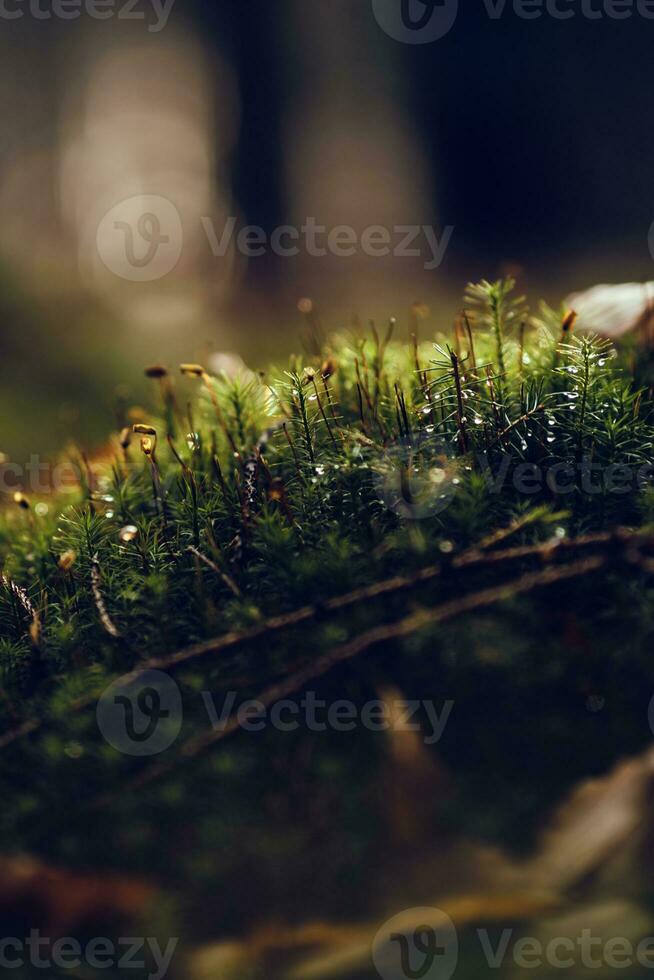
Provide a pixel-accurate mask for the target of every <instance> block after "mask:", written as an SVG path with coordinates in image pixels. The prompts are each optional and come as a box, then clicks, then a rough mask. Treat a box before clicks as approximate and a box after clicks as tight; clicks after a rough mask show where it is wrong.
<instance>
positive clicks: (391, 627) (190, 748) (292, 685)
mask: <svg viewBox="0 0 654 980" xmlns="http://www.w3.org/2000/svg"><path fill="white" fill-rule="evenodd" d="M607 562H608V558H607V557H606V556H603V555H594V556H591V557H589V558H583V559H581V560H579V561H576V562H573V563H571V564H569V565H562V566H556V567H551V568H546V569H544V570H543V571H538V572H528V573H527V574H526V575H523V576H521V577H520V578H518V579H512V580H511V581H509V582H505V583H504V584H502V585H499V586H494V587H493V588H490V589H482V590H481V591H480V592H474V593H472V594H471V595H468V596H464V597H463V598H457V599H453V600H451V601H450V602H445V603H443V604H442V605H440V606H436V607H434V608H433V609H420V610H418V611H416V612H414V613H411V614H410V615H409V616H406V617H405V618H404V619H401V620H399V622H396V623H390V624H384V625H382V626H375V627H373V629H370V630H367V631H366V632H364V633H361V634H360V635H359V636H356V637H354V638H353V639H352V640H349V641H348V642H347V643H343V644H342V645H341V646H338V647H335V648H334V649H333V650H331V651H329V652H328V653H326V654H324V655H323V656H322V657H319V658H318V659H317V660H315V661H313V662H312V663H310V664H308V665H307V666H305V667H303V668H301V669H300V670H297V671H295V672H294V673H293V674H291V675H289V676H288V677H286V678H285V679H284V680H282V681H280V682H278V683H277V684H273V685H272V686H270V687H268V688H266V689H265V690H264V691H262V692H261V693H260V694H259V695H258V696H257V697H256V698H255V700H256V701H257V702H258V703H260V704H262V705H263V706H264V708H268V707H270V706H271V705H272V704H275V703H276V702H277V701H280V700H283V699H284V698H288V697H290V696H291V695H293V694H297V692H298V691H300V690H302V688H304V687H305V686H306V684H307V683H308V682H309V681H314V680H317V679H318V678H319V677H323V676H324V675H325V674H326V673H328V672H329V671H330V670H332V668H334V667H336V666H338V665H340V664H342V663H345V662H346V661H348V660H352V659H354V658H355V657H358V656H360V655H361V654H362V653H367V652H368V651H369V650H371V649H372V648H374V647H376V646H379V645H380V644H382V643H388V642H390V641H398V640H402V639H406V638H407V637H409V636H412V635H413V634H414V633H417V632H419V631H420V630H423V629H425V628H426V627H428V626H430V627H433V626H436V625H439V624H442V623H446V622H450V621H451V620H453V619H456V618H457V617H459V616H462V615H465V614H466V613H470V612H475V611H477V610H480V609H486V608H489V607H491V606H494V605H496V604H497V603H499V602H506V601H507V600H509V599H514V598H516V597H517V596H520V595H526V594H528V593H530V592H534V591H536V590H537V589H542V588H547V587H549V586H551V585H555V584H557V583H559V582H565V581H569V580H571V579H574V578H581V577H583V576H584V575H589V574H592V573H593V572H597V571H599V569H601V568H603V567H604V566H605V565H606V564H607ZM240 727H241V714H240V713H239V712H236V714H233V715H232V717H231V718H230V720H229V721H228V722H227V723H226V724H225V725H224V726H223V727H222V728H219V729H215V730H214V729H212V730H211V731H208V732H205V733H203V734H202V735H198V736H196V737H194V738H190V739H188V740H187V741H186V742H185V743H184V744H183V745H182V747H181V750H180V752H179V754H178V755H177V756H176V758H175V759H173V760H172V761H170V762H159V763H155V764H153V765H151V766H149V767H147V768H146V769H145V770H144V771H143V772H141V773H140V774H139V775H138V776H136V777H135V778H134V779H133V780H131V781H130V782H129V783H128V784H127V786H126V787H124V788H123V789H122V790H121V796H122V794H123V793H124V792H125V789H127V790H128V791H131V790H134V789H140V788H141V787H143V786H147V785H149V784H150V783H152V782H155V781H156V780H159V779H161V778H162V777H163V776H167V775H168V774H169V773H170V772H171V771H173V770H174V769H176V768H177V766H178V765H180V763H182V762H186V761H188V760H189V759H194V758H196V757H197V756H199V755H200V754H201V753H203V752H204V751H205V750H206V749H209V748H211V747H212V746H213V745H215V744H216V743H218V742H221V741H222V740H223V739H225V738H227V737H228V736H229V735H231V734H233V733H234V732H235V731H237V730H238V729H239V728H240ZM114 799H115V797H113V796H110V797H103V798H102V799H101V800H98V801H97V802H96V804H95V807H94V808H102V807H104V806H106V805H108V804H110V803H112V802H113V801H114Z"/></svg>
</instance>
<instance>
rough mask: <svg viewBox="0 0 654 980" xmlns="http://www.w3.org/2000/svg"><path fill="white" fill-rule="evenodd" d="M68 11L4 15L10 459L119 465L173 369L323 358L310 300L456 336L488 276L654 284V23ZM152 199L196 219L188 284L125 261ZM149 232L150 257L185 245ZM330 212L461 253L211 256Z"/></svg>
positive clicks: (199, 9) (352, 12)
mask: <svg viewBox="0 0 654 980" xmlns="http://www.w3.org/2000/svg"><path fill="white" fill-rule="evenodd" d="M596 5H597V6H598V7H601V3H600V0H596ZM98 9H99V8H98ZM48 13H52V4H50V3H49V2H48V0H38V2H37V0H23V2H22V0H6V2H5V3H4V4H3V6H2V13H1V14H0V105H1V106H2V118H3V122H4V125H3V127H2V131H1V133H0V314H1V318H2V333H1V337H2V341H1V343H2V350H1V356H0V374H1V384H0V409H1V417H2V420H3V424H2V429H1V434H0V451H1V452H3V453H5V454H7V455H9V456H12V457H14V458H18V457H21V456H22V457H27V456H28V455H29V454H30V453H32V452H41V453H42V452H51V451H56V450H57V449H58V448H59V447H61V446H63V445H65V444H66V443H67V442H68V441H70V440H71V439H74V440H77V441H81V442H82V444H84V445H85V446H87V447H89V448H93V447H95V446H97V445H98V444H99V443H100V442H101V441H102V439H103V438H104V437H105V435H106V433H107V429H108V427H109V426H111V425H113V420H114V411H115V408H114V407H115V404H116V401H117V400H119V399H121V398H125V397H127V395H128V394H129V396H130V397H132V398H135V399H137V400H138V399H145V398H147V397H148V394H147V393H148V388H147V387H146V382H145V381H144V379H143V378H142V373H143V367H144V366H145V365H147V364H152V363H156V362H161V363H164V364H168V365H174V364H175V363H176V362H177V361H179V360H180V359H185V360H190V359H200V360H203V361H207V362H210V359H211V357H212V355H215V354H217V353H221V352H234V353H236V354H238V355H240V356H241V357H243V358H244V360H245V361H246V362H247V363H248V365H249V366H251V367H261V366H264V365H265V364H266V363H267V362H268V361H270V360H274V359H280V358H282V357H283V356H285V354H286V353H287V352H288V351H289V350H292V349H294V348H295V349H297V347H298V337H299V334H300V332H301V326H302V324H301V315H300V313H299V312H298V305H297V304H298V300H299V299H300V298H301V297H311V299H312V300H313V302H314V304H315V308H316V310H317V311H318V315H319V317H320V319H321V321H322V323H323V325H324V326H325V327H327V328H329V329H331V328H338V329H342V328H344V327H349V326H350V325H352V324H353V323H355V324H356V322H361V323H364V324H365V322H366V321H367V320H368V318H370V317H375V318H380V319H383V318H385V317H387V316H390V315H395V316H397V317H398V320H399V322H400V325H401V326H402V325H404V324H406V323H407V320H408V310H409V308H410V305H411V304H412V303H414V302H420V303H424V304H426V305H427V306H428V307H429V309H430V311H431V312H430V316H429V319H428V329H436V328H439V327H447V326H448V324H449V322H450V321H451V318H452V316H453V314H454V313H455V311H456V309H457V303H458V302H459V299H458V298H459V296H460V294H461V292H462V289H463V286H464V285H465V283H466V282H467V281H468V280H471V279H475V278H479V277H482V276H488V277H491V276H496V275H499V274H502V273H505V272H507V271H511V272H513V273H514V274H517V275H518V277H519V281H520V284H521V285H522V286H523V288H524V289H525V290H526V291H527V292H528V293H529V295H530V296H531V297H532V298H534V299H535V298H536V297H538V296H540V295H544V296H545V297H546V298H547V299H549V300H550V301H552V302H558V301H559V300H560V299H561V298H562V296H564V295H565V294H566V293H567V292H569V291H570V290H572V289H579V288H583V287H585V286H589V285H591V284H593V283H595V282H600V281H621V280H624V279H629V280H631V279H649V278H654V277H653V276H652V258H651V256H650V253H649V250H648V231H649V228H650V224H651V222H652V220H653V219H654V200H652V198H653V194H652V189H651V174H650V167H651V163H652V161H653V159H654V132H653V131H652V129H651V127H650V126H649V101H650V95H649V84H648V83H649V81H650V72H651V45H652V41H653V40H654V21H647V20H643V19H642V17H640V16H637V15H636V14H634V16H632V17H631V18H628V19H624V20H615V19H610V18H608V17H600V18H598V19H594V20H591V19H587V18H585V17H583V16H581V14H579V15H578V16H576V17H575V18H573V19H570V20H555V19H552V18H551V17H549V16H543V17H541V18H540V19H536V20H525V19H521V18H520V17H518V16H517V15H516V14H515V13H514V12H513V10H512V9H511V7H510V5H508V4H507V6H506V8H505V10H504V13H503V16H502V17H501V18H499V19H496V20H493V19H491V18H490V17H489V16H488V13H487V11H486V8H485V6H484V4H483V2H482V0H479V2H474V3H473V2H467V3H466V4H465V7H464V6H463V5H461V9H460V10H459V13H458V17H457V19H456V22H455V24H454V26H453V27H452V29H451V30H450V31H449V33H448V34H447V35H446V36H445V37H443V38H441V39H440V40H438V41H436V42H434V43H432V44H425V45H413V44H403V43H400V42H398V41H397V40H394V39H393V38H392V37H390V36H389V35H388V34H387V33H385V32H384V30H382V28H381V27H380V24H379V23H378V21H377V19H376V18H375V16H374V13H373V8H372V4H371V0H329V2H327V3H324V2H318V0H313V2H307V0H277V2H275V3H274V4H273V3H268V2H263V0H255V2H252V3H247V4H245V3H243V2H242V0H219V2H218V0H214V2H209V0H176V2H173V3H172V7H169V8H167V9H166V10H165V11H163V10H162V6H161V3H158V4H156V3H153V2H152V0H138V3H136V4H135V5H130V7H129V8H128V7H127V6H126V4H125V0H116V2H115V4H114V6H113V8H111V6H110V7H109V8H107V7H106V6H105V7H104V8H103V9H102V13H103V17H106V19H96V18H95V17H91V16H89V15H88V14H87V13H85V12H84V4H82V11H81V14H80V16H78V17H77V18H76V19H69V20H68V19H62V17H60V16H54V15H53V16H47V14H48ZM68 13H69V14H70V13H71V11H70V9H69V10H68ZM150 196H153V197H156V198H158V199H161V198H163V199H165V201H167V202H170V203H171V204H172V205H173V207H174V212H173V213H176V214H177V215H178V216H179V222H180V228H181V231H180V230H179V229H178V230H177V231H176V232H175V235H176V236H177V237H179V238H180V241H179V246H180V247H179V256H177V254H176V253H175V249H176V247H177V244H178V242H177V237H175V240H173V241H172V243H171V242H170V241H169V243H168V246H169V247H170V248H171V249H172V251H173V253H175V254H173V260H172V261H171V263H169V264H170V265H172V268H170V269H167V268H166V269H165V270H164V272H165V274H163V272H162V274H161V275H159V274H157V275H156V277H155V278H151V277H149V276H148V275H146V274H144V275H143V276H141V277H140V279H141V281H139V277H138V276H137V277H134V276H131V277H125V276H124V275H122V274H121V270H120V268H118V271H116V265H115V263H114V262H112V257H111V256H112V254H113V253H112V251H111V250H112V248H114V246H115V240H113V239H111V236H112V235H113V236H115V235H116V234H118V240H119V241H121V242H122V244H123V248H125V247H126V246H127V244H128V239H127V236H128V234H130V232H129V229H128V227H127V226H128V225H129V224H130V221H131V216H130V212H129V208H128V210H127V212H125V208H124V207H122V210H121V208H120V207H119V208H118V211H116V212H114V211H113V210H112V209H114V208H116V207H117V206H120V205H121V202H124V201H126V200H132V201H137V202H138V201H141V202H142V201H143V200H144V199H145V198H146V197H150ZM135 206H136V207H137V209H138V204H137V205H135ZM143 210H144V209H143V208H141V211H142V212H143ZM151 210H152V209H148V213H149V217H150V219H151V218H152V217H153V215H152V213H150V212H151ZM108 213H109V218H108V219H105V216H106V215H107V214H108ZM112 215H117V216H118V217H117V220H116V221H114V220H112V217H111V216H112ZM155 217H156V209H155ZM133 218H134V228H135V229H137V230H139V229H140V232H141V237H142V241H141V242H140V244H139V242H138V239H137V238H135V239H134V241H133V242H132V244H133V248H134V251H135V253H138V254H139V255H143V254H144V253H145V252H146V249H147V247H148V241H151V242H154V244H155V245H156V243H157V241H158V236H160V235H164V236H166V235H167V234H168V231H169V229H167V228H166V227H164V225H163V224H162V226H161V227H159V226H158V225H153V224H152V223H151V222H150V224H148V223H147V222H146V224H145V225H141V226H138V222H137V215H136V214H134V215H133ZM308 218H315V220H316V222H317V224H318V225H323V226H325V227H326V228H328V229H332V228H335V227H337V226H339V225H347V226H350V227H352V228H354V229H355V231H356V232H357V233H358V234H361V233H362V232H363V230H364V229H366V228H368V227H370V226H381V227H382V228H387V229H393V228H394V227H395V226H398V225H402V226H404V225H406V226H408V225H413V224H416V225H419V226H423V225H427V226H430V227H433V228H434V229H435V232H436V234H437V237H438V238H439V239H441V236H442V235H443V233H444V231H445V229H447V228H449V229H450V232H449V234H450V235H451V237H449V238H448V239H447V248H446V249H445V251H444V254H443V256H442V261H441V262H440V264H439V265H438V267H437V268H432V269H426V268H425V262H426V260H428V259H430V258H431V254H427V255H425V254H421V255H420V256H413V257H411V256H410V257H402V258H398V257H373V256H366V255H363V254H361V252H360V250H357V252H356V254H354V255H352V256H349V257H343V256H338V255H334V254H331V255H326V256H311V255H308V254H306V251H305V250H304V249H302V250H301V251H300V254H299V255H296V256H293V257H286V256H283V255H276V254H274V253H273V252H272V251H271V250H270V249H269V248H266V249H265V250H264V251H265V254H263V255H261V256H258V257H249V258H248V257H247V256H246V255H244V254H242V250H239V249H238V248H237V247H235V243H234V240H232V241H231V243H230V244H229V245H228V246H227V247H226V248H219V249H218V251H221V252H222V253H223V254H213V253H214V251H216V248H215V246H216V244H217V243H218V244H220V241H221V240H222V236H223V230H224V229H225V227H226V226H227V227H228V223H229V220H230V219H232V220H235V222H236V225H235V227H236V233H238V230H239V229H241V228H243V227H244V226H247V225H255V226H259V227H260V228H262V229H263V230H264V232H265V233H266V234H267V235H270V234H271V233H272V232H273V231H274V230H275V229H276V228H278V227H280V226H283V225H292V226H294V227H296V228H300V227H301V226H302V225H303V224H304V223H305V222H306V220H307V219H308ZM107 221H108V222H109V223H108V224H107ZM121 221H122V224H121V223H120V222H121ZM117 225H120V227H119V228H117ZM103 229H104V231H103ZM452 229H453V230H452ZM212 232H213V238H212V234H211V233H212ZM134 234H135V235H136V234H137V232H136V231H134ZM103 235H105V236H109V237H108V238H106V240H105V239H103V237H102V236H103ZM121 235H122V236H123V237H122V238H121ZM168 237H169V238H170V235H168ZM234 237H235V236H234ZM182 238H183V242H182ZM112 241H113V244H112ZM212 244H213V246H214V248H213V249H212ZM420 244H422V248H423V249H425V248H426V246H425V244H424V240H423V241H422V242H421V243H418V245H420ZM139 249H140V252H139ZM135 268H140V267H139V266H138V263H136V266H135ZM146 272H147V270H146ZM355 328H356V327H355ZM46 406H47V407H46Z"/></svg>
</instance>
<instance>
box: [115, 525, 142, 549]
mask: <svg viewBox="0 0 654 980" xmlns="http://www.w3.org/2000/svg"><path fill="white" fill-rule="evenodd" d="M138 533H139V529H138V528H137V527H136V526H135V525H134V524H126V525H125V527H121V529H120V531H119V532H118V538H119V539H120V541H122V542H123V544H129V542H130V541H133V540H134V539H135V538H136V537H137V536H138Z"/></svg>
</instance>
